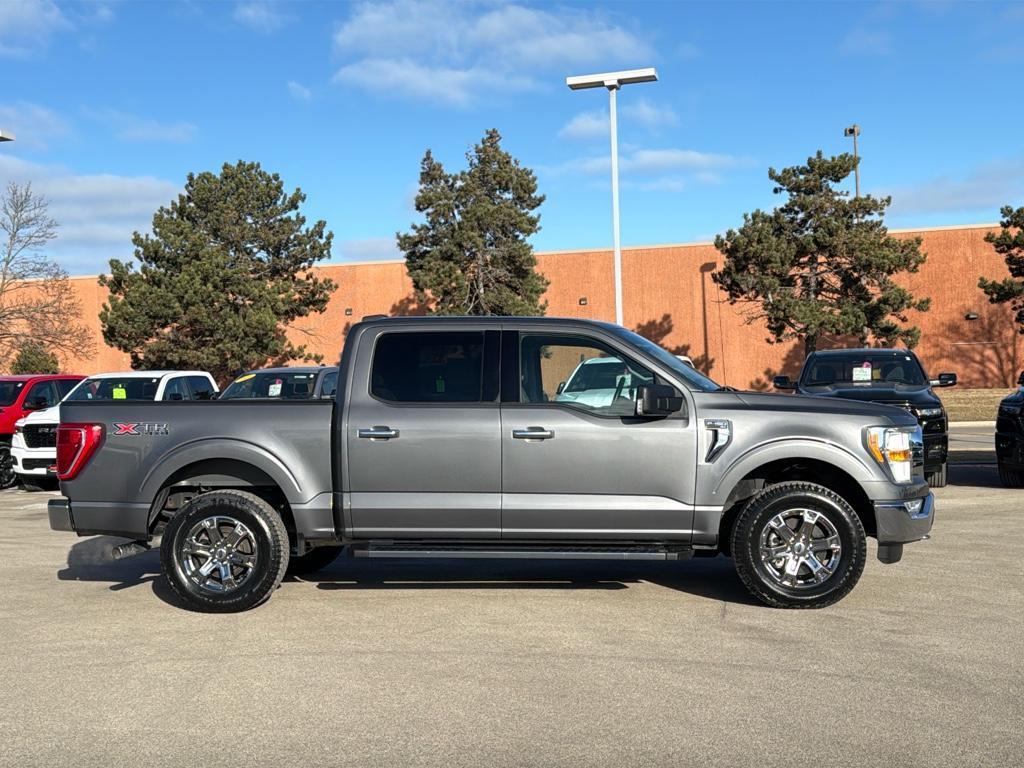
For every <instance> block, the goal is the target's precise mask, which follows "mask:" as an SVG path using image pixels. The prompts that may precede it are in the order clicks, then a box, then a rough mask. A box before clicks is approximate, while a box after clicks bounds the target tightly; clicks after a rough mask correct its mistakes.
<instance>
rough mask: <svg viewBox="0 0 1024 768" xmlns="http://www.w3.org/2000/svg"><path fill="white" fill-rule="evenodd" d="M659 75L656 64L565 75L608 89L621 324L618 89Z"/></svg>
mask: <svg viewBox="0 0 1024 768" xmlns="http://www.w3.org/2000/svg"><path fill="white" fill-rule="evenodd" d="M657 79H658V72H657V71H656V70H655V69H654V67H645V68H643V69H627V70H622V71H619V72H602V73H599V74H595V75H576V76H574V77H567V78H565V84H566V85H567V86H569V88H570V89H572V90H574V91H580V90H584V89H587V88H607V89H608V119H609V121H610V122H611V134H612V239H613V248H614V253H615V322H616V324H618V325H622V247H621V243H620V242H619V135H618V117H617V115H616V100H615V93H616V92H617V91H618V90H619V88H621V87H622V86H624V85H632V84H633V83H652V82H654V81H655V80H657Z"/></svg>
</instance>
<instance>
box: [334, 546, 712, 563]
mask: <svg viewBox="0 0 1024 768" xmlns="http://www.w3.org/2000/svg"><path fill="white" fill-rule="evenodd" d="M352 554H353V556H355V557H421V558H468V559H478V560H479V559H491V560H507V559H515V560H688V559H690V558H691V557H693V551H692V550H690V549H682V548H680V549H666V548H664V547H628V548H623V547H615V548H610V547H516V546H504V547H503V546H496V547H472V546H449V547H445V546H436V547H431V546H420V545H400V544H370V545H368V546H366V547H354V548H353V549H352Z"/></svg>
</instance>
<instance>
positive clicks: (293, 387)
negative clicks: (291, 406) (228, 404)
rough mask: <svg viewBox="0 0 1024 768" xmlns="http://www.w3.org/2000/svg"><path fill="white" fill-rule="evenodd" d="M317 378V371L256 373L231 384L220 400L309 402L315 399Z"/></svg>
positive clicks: (246, 375) (245, 375)
mask: <svg viewBox="0 0 1024 768" xmlns="http://www.w3.org/2000/svg"><path fill="white" fill-rule="evenodd" d="M316 376H317V372H316V371H301V372H300V371H295V372H290V371H254V372H252V373H246V374H243V375H241V376H239V377H238V378H237V379H235V380H234V381H233V382H231V384H230V385H229V386H228V388H227V389H225V390H224V392H223V394H221V396H220V397H219V398H218V399H219V400H244V399H249V398H276V399H281V400H309V399H310V398H311V397H313V389H314V385H315V384H316Z"/></svg>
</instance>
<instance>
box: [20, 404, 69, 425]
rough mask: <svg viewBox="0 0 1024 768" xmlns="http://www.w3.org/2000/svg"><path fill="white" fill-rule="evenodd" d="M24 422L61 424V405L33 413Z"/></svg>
mask: <svg viewBox="0 0 1024 768" xmlns="http://www.w3.org/2000/svg"><path fill="white" fill-rule="evenodd" d="M22 421H23V422H25V423H26V424H60V404H57V405H51V406H50V407H49V408H41V409H39V410H38V411H31V412H30V413H29V414H28V415H27V416H26V417H25V418H23V419H22Z"/></svg>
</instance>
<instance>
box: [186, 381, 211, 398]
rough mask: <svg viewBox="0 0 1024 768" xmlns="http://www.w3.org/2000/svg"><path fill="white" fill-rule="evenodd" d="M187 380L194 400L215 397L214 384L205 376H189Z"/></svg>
mask: <svg viewBox="0 0 1024 768" xmlns="http://www.w3.org/2000/svg"><path fill="white" fill-rule="evenodd" d="M187 380H188V386H189V389H191V390H192V399H193V400H209V399H210V398H211V397H213V393H214V389H213V384H211V383H210V380H209V379H208V378H206V377H205V376H189V377H188V379H187Z"/></svg>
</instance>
